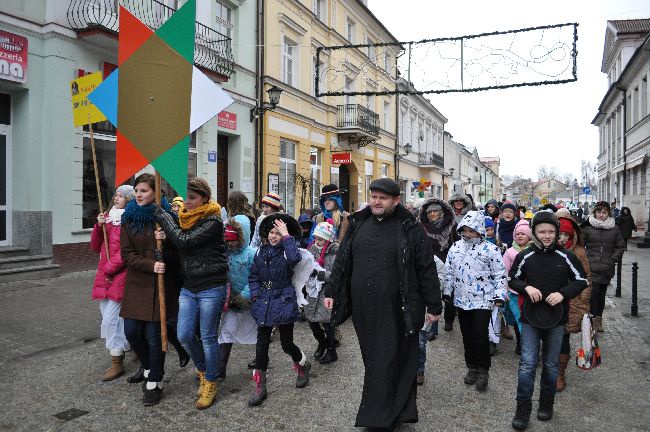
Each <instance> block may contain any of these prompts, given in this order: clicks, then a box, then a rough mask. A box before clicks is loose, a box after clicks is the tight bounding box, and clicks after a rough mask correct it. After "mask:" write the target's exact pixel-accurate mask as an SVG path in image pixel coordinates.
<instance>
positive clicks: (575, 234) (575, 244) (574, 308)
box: [555, 209, 591, 392]
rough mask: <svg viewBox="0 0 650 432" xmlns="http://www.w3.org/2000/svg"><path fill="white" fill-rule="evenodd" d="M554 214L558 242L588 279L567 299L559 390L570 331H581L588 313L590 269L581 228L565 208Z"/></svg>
mask: <svg viewBox="0 0 650 432" xmlns="http://www.w3.org/2000/svg"><path fill="white" fill-rule="evenodd" d="M555 215H556V216H557V218H558V220H559V221H560V238H559V239H558V242H559V243H560V245H562V246H564V248H565V249H567V250H569V251H571V252H573V253H574V254H575V256H576V257H578V259H579V260H580V263H582V266H583V267H584V269H585V272H586V273H587V280H588V281H589V285H588V286H587V288H585V289H584V290H582V292H581V293H580V294H578V296H577V297H575V298H572V299H571V300H569V322H568V323H567V324H566V326H565V327H564V338H563V339H562V348H561V349H560V371H559V373H558V377H557V385H556V390H557V391H559V392H560V391H562V390H564V388H565V387H566V370H567V366H568V365H569V360H571V354H570V353H571V345H570V339H571V333H580V332H581V331H582V328H581V327H582V325H581V324H582V317H583V316H584V314H587V313H589V302H590V299H591V270H590V269H589V261H588V259H587V252H586V251H585V247H584V243H583V240H582V229H581V228H580V226H579V225H578V223H577V222H576V221H575V220H574V219H573V217H572V216H571V213H569V211H568V210H567V209H560V210H558V211H557V213H555Z"/></svg>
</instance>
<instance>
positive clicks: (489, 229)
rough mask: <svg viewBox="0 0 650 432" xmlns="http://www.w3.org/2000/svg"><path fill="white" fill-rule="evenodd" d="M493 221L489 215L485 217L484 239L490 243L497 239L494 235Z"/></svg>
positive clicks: (494, 242) (495, 241)
mask: <svg viewBox="0 0 650 432" xmlns="http://www.w3.org/2000/svg"><path fill="white" fill-rule="evenodd" d="M494 226H495V225H494V221H493V220H492V218H491V217H486V218H485V240H487V241H489V242H490V243H492V244H497V239H496V237H495V236H494Z"/></svg>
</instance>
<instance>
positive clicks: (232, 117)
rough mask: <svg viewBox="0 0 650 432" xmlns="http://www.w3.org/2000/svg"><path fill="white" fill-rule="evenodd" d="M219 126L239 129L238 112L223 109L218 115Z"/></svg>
mask: <svg viewBox="0 0 650 432" xmlns="http://www.w3.org/2000/svg"><path fill="white" fill-rule="evenodd" d="M217 122H218V124H219V127H222V128H226V129H237V114H235V113H231V112H228V111H221V112H220V113H219V115H217Z"/></svg>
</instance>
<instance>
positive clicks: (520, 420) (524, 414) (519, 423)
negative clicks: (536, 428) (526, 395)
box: [512, 400, 533, 430]
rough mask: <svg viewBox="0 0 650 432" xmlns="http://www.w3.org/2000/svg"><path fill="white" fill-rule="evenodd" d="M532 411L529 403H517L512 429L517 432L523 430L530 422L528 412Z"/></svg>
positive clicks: (531, 405)
mask: <svg viewBox="0 0 650 432" xmlns="http://www.w3.org/2000/svg"><path fill="white" fill-rule="evenodd" d="M532 410H533V404H532V402H531V401H529V400H528V401H517V411H516V412H515V417H514V418H513V419H512V427H513V428H515V429H517V430H524V429H526V428H527V427H528V422H529V421H530V412H531V411H532Z"/></svg>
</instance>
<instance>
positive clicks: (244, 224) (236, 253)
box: [217, 214, 257, 379]
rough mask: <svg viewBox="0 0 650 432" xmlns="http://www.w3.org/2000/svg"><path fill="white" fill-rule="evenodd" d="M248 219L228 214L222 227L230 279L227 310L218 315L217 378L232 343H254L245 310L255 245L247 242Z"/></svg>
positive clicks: (254, 328) (221, 375)
mask: <svg viewBox="0 0 650 432" xmlns="http://www.w3.org/2000/svg"><path fill="white" fill-rule="evenodd" d="M250 232H251V222H250V219H249V218H248V217H247V216H245V215H241V214H240V215H237V216H234V217H231V218H230V219H229V221H228V225H226V227H225V231H224V240H225V241H226V247H227V248H228V249H227V252H226V255H227V256H228V281H229V282H230V301H229V306H228V311H227V312H224V314H223V316H222V318H221V333H220V334H219V355H220V361H219V370H218V372H217V379H225V378H226V367H227V366H228V359H229V358H230V352H231V350H232V344H233V343H236V344H246V345H252V344H255V343H257V323H255V320H254V319H253V317H252V316H251V314H250V312H249V308H250V297H251V295H250V289H249V285H248V276H249V274H250V270H251V266H252V265H253V259H254V257H255V249H253V248H252V247H250V246H249V244H248V243H249V242H248V240H249V239H250Z"/></svg>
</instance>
